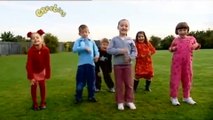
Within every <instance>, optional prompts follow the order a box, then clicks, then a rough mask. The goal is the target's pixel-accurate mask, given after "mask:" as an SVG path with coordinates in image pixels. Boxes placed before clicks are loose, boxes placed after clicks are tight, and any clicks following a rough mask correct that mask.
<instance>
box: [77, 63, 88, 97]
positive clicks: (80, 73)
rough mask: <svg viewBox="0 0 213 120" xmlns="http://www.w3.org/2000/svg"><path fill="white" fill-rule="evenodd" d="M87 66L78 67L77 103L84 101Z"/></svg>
mask: <svg viewBox="0 0 213 120" xmlns="http://www.w3.org/2000/svg"><path fill="white" fill-rule="evenodd" d="M85 73H86V72H85V65H80V66H78V70H77V75H76V95H75V99H76V101H81V100H82V93H83V88H84V86H85V85H86V77H85Z"/></svg>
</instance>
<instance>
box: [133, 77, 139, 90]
mask: <svg viewBox="0 0 213 120" xmlns="http://www.w3.org/2000/svg"><path fill="white" fill-rule="evenodd" d="M139 79H140V77H139V76H138V75H135V79H134V85H133V89H134V92H136V90H137V88H138V84H139Z"/></svg>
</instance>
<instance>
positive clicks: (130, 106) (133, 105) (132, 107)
mask: <svg viewBox="0 0 213 120" xmlns="http://www.w3.org/2000/svg"><path fill="white" fill-rule="evenodd" d="M126 105H127V106H128V107H129V108H130V109H132V110H135V109H136V107H135V104H134V103H133V102H128V103H126Z"/></svg>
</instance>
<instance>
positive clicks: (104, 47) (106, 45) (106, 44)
mask: <svg viewBox="0 0 213 120" xmlns="http://www.w3.org/2000/svg"><path fill="white" fill-rule="evenodd" d="M108 45H109V44H108V43H106V42H101V45H100V47H101V50H103V51H106V50H107V47H108Z"/></svg>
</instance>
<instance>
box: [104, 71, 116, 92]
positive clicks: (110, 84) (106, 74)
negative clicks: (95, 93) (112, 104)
mask: <svg viewBox="0 0 213 120" xmlns="http://www.w3.org/2000/svg"><path fill="white" fill-rule="evenodd" d="M103 76H104V81H105V83H106V85H107V87H108V88H109V89H111V88H114V83H113V81H112V78H111V75H110V73H109V72H105V71H103Z"/></svg>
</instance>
